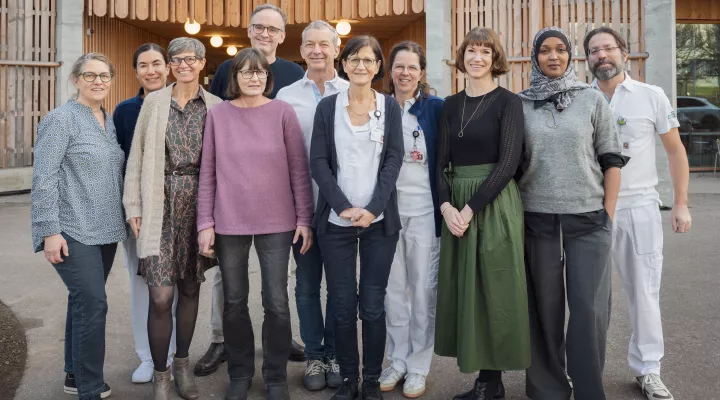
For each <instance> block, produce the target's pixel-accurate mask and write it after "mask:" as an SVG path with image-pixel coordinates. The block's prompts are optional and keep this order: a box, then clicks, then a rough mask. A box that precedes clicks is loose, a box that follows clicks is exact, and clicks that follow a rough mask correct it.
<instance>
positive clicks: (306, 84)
mask: <svg viewBox="0 0 720 400" xmlns="http://www.w3.org/2000/svg"><path fill="white" fill-rule="evenodd" d="M338 41H339V40H338V33H337V31H336V30H335V28H333V27H332V25H330V24H328V23H327V22H325V21H322V20H318V21H314V22H311V23H310V24H309V25H308V26H307V27H306V28H305V30H304V31H303V33H302V44H301V45H300V54H301V55H302V57H303V59H304V60H305V62H306V63H307V66H308V70H307V73H306V74H305V76H304V77H303V78H302V79H301V80H299V81H297V82H295V83H293V84H291V85H289V86H286V87H284V88H282V89H280V91H279V92H278V94H277V97H276V99H278V100H282V101H285V102H287V103H288V104H290V105H291V106H292V107H293V108H294V109H295V113H296V114H297V117H298V120H299V121H300V127H301V128H302V131H303V137H304V140H305V150H307V152H308V158H309V155H310V140H311V138H312V131H313V123H314V120H315V109H316V108H317V104H318V103H319V102H320V100H321V99H322V98H324V97H327V96H331V95H333V94H335V93H338V92H340V91H344V90H347V89H348V86H349V84H348V82H347V81H345V80H343V79H340V77H338V74H337V71H336V70H335V64H334V60H335V58H336V57H337V56H338V54H339V52H340V48H339V46H338ZM312 185H313V199H314V201H315V205H316V206H317V199H318V187H317V185H316V184H315V182H314V181H313V183H312ZM301 247H302V239H301V240H299V241H298V242H297V243H295V244H294V245H293V255H294V256H295V263H296V264H297V271H296V280H297V284H296V287H295V301H296V304H297V311H298V318H299V319H300V337H301V338H302V340H303V342H304V343H305V355H306V356H307V359H308V361H307V369H306V370H305V376H304V378H303V384H304V385H305V388H306V389H308V390H321V389H323V388H325V386H329V387H331V388H336V387H338V386H340V385H341V384H342V378H341V376H340V366H339V365H338V363H337V361H336V359H335V333H334V325H335V324H334V320H333V318H332V315H331V314H330V312H329V310H330V301H331V299H330V298H329V297H328V301H327V304H326V308H325V309H326V316H325V321H324V322H323V315H322V307H321V305H320V284H321V282H322V276H323V259H322V254H321V252H320V246H318V244H317V243H314V244H313V246H312V247H311V248H310V250H308V252H307V253H305V254H300V248H301Z"/></svg>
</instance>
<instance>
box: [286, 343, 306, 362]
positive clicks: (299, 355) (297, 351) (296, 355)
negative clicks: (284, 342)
mask: <svg viewBox="0 0 720 400" xmlns="http://www.w3.org/2000/svg"><path fill="white" fill-rule="evenodd" d="M288 360H290V361H296V362H304V361H306V360H307V357H306V356H305V347H303V345H301V344H300V343H298V342H296V341H295V339H293V341H292V346H291V347H290V357H288Z"/></svg>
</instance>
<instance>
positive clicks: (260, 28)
mask: <svg viewBox="0 0 720 400" xmlns="http://www.w3.org/2000/svg"><path fill="white" fill-rule="evenodd" d="M251 26H252V28H253V32H255V34H256V35H262V33H263V32H265V29H267V32H268V35H270V36H277V34H278V33H280V32H282V29H280V28H276V27H274V26H265V25H260V24H252V25H251Z"/></svg>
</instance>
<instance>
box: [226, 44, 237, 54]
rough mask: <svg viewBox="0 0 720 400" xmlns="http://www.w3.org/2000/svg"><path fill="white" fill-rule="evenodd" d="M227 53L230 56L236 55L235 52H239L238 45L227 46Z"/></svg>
mask: <svg viewBox="0 0 720 400" xmlns="http://www.w3.org/2000/svg"><path fill="white" fill-rule="evenodd" d="M227 53H228V55H229V56H234V55H235V54H237V47H235V46H228V48H227Z"/></svg>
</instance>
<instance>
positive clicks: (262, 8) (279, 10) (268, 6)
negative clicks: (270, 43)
mask: <svg viewBox="0 0 720 400" xmlns="http://www.w3.org/2000/svg"><path fill="white" fill-rule="evenodd" d="M265 10H273V11H275V12H276V13H278V14H280V16H281V17H282V20H283V26H282V28H283V29H285V26H286V25H287V14H285V11H283V10H282V8H280V7H277V6H274V5H272V4H261V5H259V6H257V7H255V9H254V10H253V12H252V14H250V20H251V21H252V19H253V18H255V15H257V13H259V12H260V11H265Z"/></svg>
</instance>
